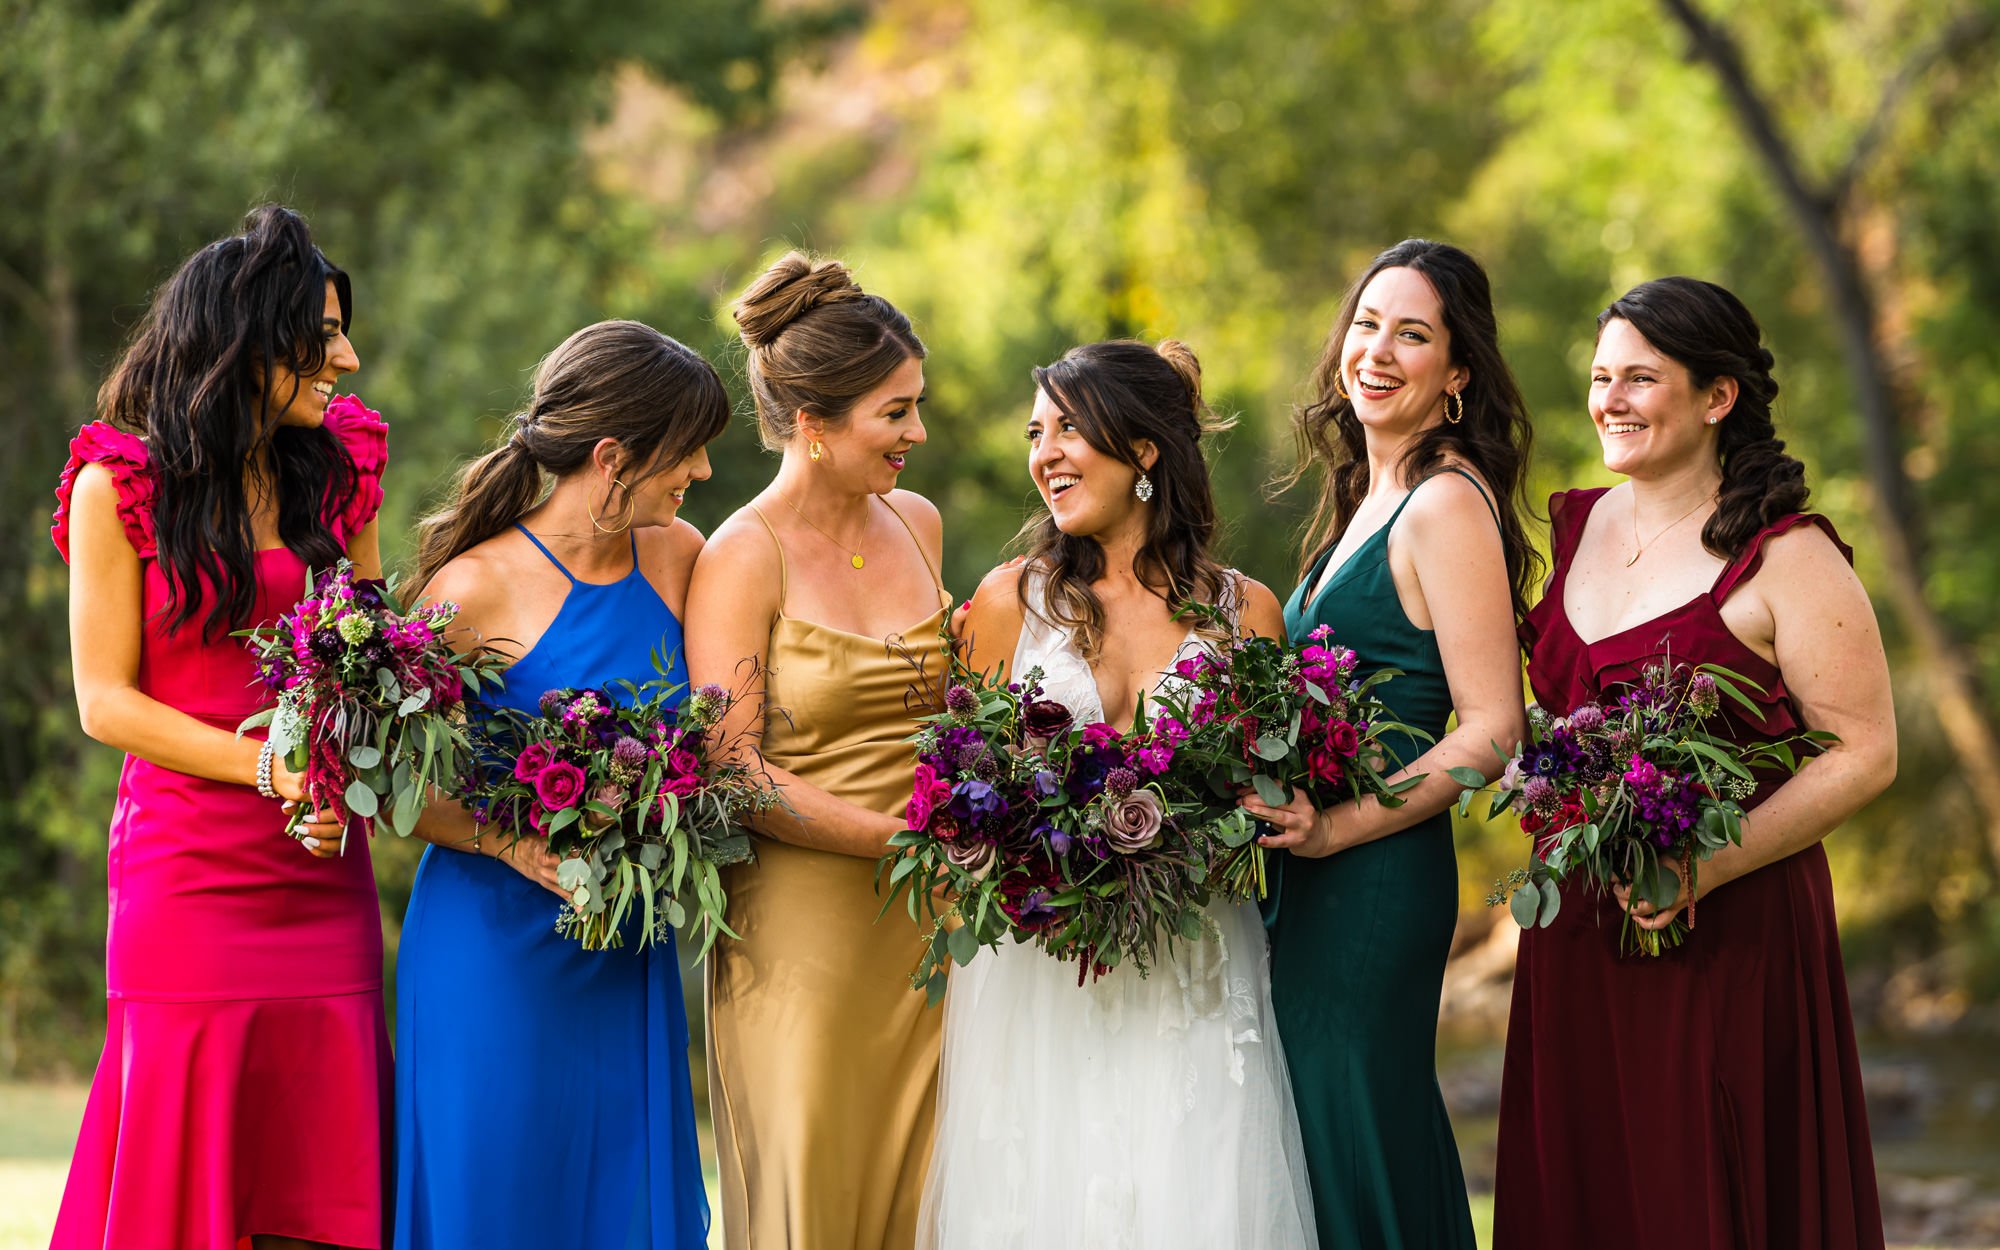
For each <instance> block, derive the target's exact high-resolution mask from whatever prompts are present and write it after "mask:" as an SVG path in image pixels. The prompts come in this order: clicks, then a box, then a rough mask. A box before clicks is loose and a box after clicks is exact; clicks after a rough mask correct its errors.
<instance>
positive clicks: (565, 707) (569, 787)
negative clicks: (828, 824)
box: [466, 657, 780, 955]
mask: <svg viewBox="0 0 2000 1250" xmlns="http://www.w3.org/2000/svg"><path fill="white" fill-rule="evenodd" d="M654 663H655V666H656V667H658V668H660V669H661V670H662V671H664V669H665V666H664V664H663V663H662V662H661V661H660V659H659V658H658V657H655V661H654ZM612 686H613V688H612V689H582V690H577V689H564V690H550V691H547V692H545V693H544V694H543V695H542V697H541V700H540V704H539V711H540V713H541V714H540V715H539V716H532V717H530V716H524V715H521V714H519V713H511V712H506V713H498V712H496V713H495V714H494V721H493V729H492V731H491V733H490V734H489V746H488V748H487V749H488V751H489V752H492V753H497V754H498V755H499V756H500V757H501V759H502V760H503V761H504V766H503V767H496V768H493V769H490V770H488V771H487V772H485V773H484V774H483V775H482V776H479V777H477V778H476V779H475V780H474V781H473V782H472V783H471V784H470V785H469V786H468V788H467V790H466V798H467V805H468V806H469V807H471V808H472V811H473V818H474V819H475V820H477V821H479V822H480V824H481V825H482V826H486V827H489V828H492V829H494V830H496V831H497V832H499V833H500V834H502V835H503V836H512V837H538V838H545V839H547V841H548V846H549V850H550V851H552V852H553V853H555V854H556V855H557V856H559V857H561V858H562V864H561V867H560V868H559V869H558V870H557V883H558V884H559V885H561V886H562V888H563V889H565V890H567V891H569V902H568V903H567V904H566V905H564V906H563V908H562V911H561V913H560V914H559V915H558V917H557V920H556V931H557V932H559V933H562V934H565V935H567V936H570V937H573V938H575V939H577V940H578V941H579V942H581V943H582V944H583V947H584V949H585V950H603V949H605V948H608V947H615V946H619V945H622V944H623V941H624V938H623V929H622V927H623V926H624V924H625V921H626V918H627V917H628V916H633V917H637V918H639V925H638V940H639V944H640V945H641V946H645V945H647V944H649V943H651V942H654V941H664V940H666V938H667V935H668V930H669V928H670V927H671V928H680V927H682V926H684V925H686V924H687V922H688V914H689V906H688V903H689V902H691V903H692V904H693V910H694V914H695V918H696V922H697V923H698V924H699V926H700V929H701V935H702V937H701V948H700V953H701V954H704V955H705V954H707V953H708V949H709V947H710V946H712V945H714V943H715V939H716V936H717V935H718V934H720V933H728V934H729V935H730V936H731V937H735V936H737V935H736V934H735V933H734V932H733V931H732V930H731V929H730V928H729V926H728V923H727V921H726V919H725V917H726V914H727V905H728V900H727V898H726V897H725V895H724V893H723V889H722V875H721V869H722V868H723V867H724V866H725V865H728V864H735V863H742V862H744V861H747V860H750V859H752V858H754V856H753V855H752V853H751V850H750V836H749V834H748V832H747V831H745V830H744V829H743V827H742V826H743V822H744V820H745V819H746V818H747V817H748V816H750V815H751V814H754V813H758V812H763V811H768V810H769V809H771V808H772V807H774V806H776V805H777V804H778V803H779V802H780V800H779V797H778V793H777V791H776V790H775V789H773V788H772V787H770V786H769V785H768V784H766V781H765V778H764V777H763V776H762V775H761V774H760V773H759V772H758V771H757V770H756V769H754V768H752V767H751V766H749V765H747V764H743V763H739V762H738V761H737V757H736V754H735V753H733V752H731V751H729V750H728V749H727V746H728V744H726V743H724V744H717V743H712V742H711V741H710V740H709V738H708V736H707V735H708V733H709V731H710V730H711V729H713V728H714V727H715V726H716V725H718V724H720V723H721V722H722V720H723V718H724V717H725V716H727V715H728V712H729V709H730V707H731V706H732V705H733V704H734V702H735V697H734V696H732V695H731V694H730V693H729V692H728V691H726V690H724V689H723V688H722V687H720V686H716V685H704V686H699V687H696V688H695V690H694V691H693V693H691V694H689V695H688V696H687V698H686V700H685V701H677V696H678V695H679V693H680V690H681V687H680V686H679V685H677V684H673V683H669V682H666V681H664V680H661V681H651V682H647V683H646V684H644V685H634V684H633V683H631V682H615V683H612ZM620 694H622V695H623V697H622V698H620V697H617V696H618V695H620ZM683 900H687V901H685V902H684V901H683Z"/></svg>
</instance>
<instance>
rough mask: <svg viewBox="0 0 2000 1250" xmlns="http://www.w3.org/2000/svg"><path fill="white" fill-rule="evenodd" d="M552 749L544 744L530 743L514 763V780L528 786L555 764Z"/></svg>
mask: <svg viewBox="0 0 2000 1250" xmlns="http://www.w3.org/2000/svg"><path fill="white" fill-rule="evenodd" d="M555 757H556V753H555V750H554V748H552V747H550V746H549V744H548V743H546V742H531V743H529V744H528V745H527V746H526V747H524V748H522V751H521V754H520V756H519V758H517V759H516V760H515V761H514V780H516V781H521V782H526V783H528V784H530V785H532V784H533V783H534V780H535V778H537V777H539V776H541V775H542V773H543V772H544V771H545V770H546V769H547V768H548V766H549V765H550V764H551V763H554V762H555Z"/></svg>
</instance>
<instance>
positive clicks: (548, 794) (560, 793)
mask: <svg viewBox="0 0 2000 1250" xmlns="http://www.w3.org/2000/svg"><path fill="white" fill-rule="evenodd" d="M589 782H590V778H588V777H587V776H585V775H584V772H583V770H582V769H581V768H578V767H577V766H576V765H574V764H572V763H570V762H569V761H567V760H556V761H555V762H554V763H552V764H550V765H549V766H548V767H547V768H544V769H543V770H542V771H541V772H540V773H539V774H538V775H537V776H536V777H535V797H537V798H539V799H541V801H542V803H543V805H544V806H546V807H547V808H548V809H549V810H550V811H558V812H559V811H561V810H562V809H564V808H566V807H575V806H576V804H577V800H579V799H581V798H582V797H583V791H584V787H585V786H587V785H588V784H589Z"/></svg>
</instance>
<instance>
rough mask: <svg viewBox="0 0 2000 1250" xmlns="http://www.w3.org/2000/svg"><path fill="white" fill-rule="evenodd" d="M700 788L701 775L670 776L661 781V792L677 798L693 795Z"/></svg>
mask: <svg viewBox="0 0 2000 1250" xmlns="http://www.w3.org/2000/svg"><path fill="white" fill-rule="evenodd" d="M700 789H701V778H699V777H669V778H667V779H666V780H665V781H662V782H661V783H660V793H661V794H671V795H673V796H674V797H675V798H681V799H685V798H687V797H689V796H690V795H693V794H694V793H695V792H697V791H699V790H700Z"/></svg>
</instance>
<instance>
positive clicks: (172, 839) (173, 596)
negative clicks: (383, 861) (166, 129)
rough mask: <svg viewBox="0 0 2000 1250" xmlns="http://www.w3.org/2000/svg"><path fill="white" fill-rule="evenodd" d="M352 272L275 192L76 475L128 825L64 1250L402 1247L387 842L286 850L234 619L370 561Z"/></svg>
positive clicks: (375, 558)
mask: <svg viewBox="0 0 2000 1250" xmlns="http://www.w3.org/2000/svg"><path fill="white" fill-rule="evenodd" d="M348 309H349V298H348V283H347V277H346V275H345V274H343V273H341V272H340V271H339V270H338V269H335V268H334V267H333V266H332V265H330V264H329V263H327V260H326V258H325V257H324V256H323V255H321V254H320V252H319V249H318V248H316V247H314V246H313V242H312V238H311V236H310V235H309V234H308V233H307V231H306V226H305V223H304V222H303V221H302V220H300V219H299V217H298V216H297V215H295V214H293V213H292V212H290V211H288V210H286V209H283V208H279V207H275V206H272V207H266V208H262V209H259V210H258V211H257V212H255V213H253V214H252V215H251V217H250V219H249V220H248V222H247V223H246V225H245V232H244V233H243V234H241V235H238V236H235V237H232V238H227V239H223V240H221V241H219V242H216V243H212V244H210V245H209V246H207V247H205V248H203V249H202V250H201V251H200V252H198V253H196V254H195V255H194V256H193V257H192V258H190V259H189V260H188V261H187V263H186V264H184V265H183V266H181V269H180V271H179V272H178V273H176V274H175V275H174V276H173V277H172V278H171V279H170V280H169V281H168V282H167V284H166V285H165V286H164V287H162V288H161V289H160V291H159V292H158V293H157V295H156V296H155V298H154V300H153V306H152V308H151V309H150V310H149V312H148V313H147V315H146V318H145V320H144V321H143V322H142V323H141V324H140V326H139V329H138V332H137V334H136V335H135V337H134V339H133V341H132V344H131V346H130V348H128V349H127V351H126V354H125V357H124V359H123V360H122V361H120V363H119V365H118V367H117V369H116V370H114V371H113V373H112V375H111V378H110V380H109V381H108V382H106V383H105V385H104V388H103V390H102V392H100V394H99V399H98V408H99V413H100V415H101V417H102V418H103V419H101V420H98V421H94V422H92V423H91V424H89V425H86V426H84V427H83V429H82V430H81V431H80V432H79V433H78V434H77V436H76V439H75V441H74V442H72V443H71V445H70V460H69V465H68V467H67V468H65V469H64V470H63V475H62V482H61V484H60V486H58V488H57V495H58V497H59V498H60V501H61V502H60V504H59V506H58V507H57V509H56V514H55V535H54V536H55V542H56V546H57V548H59V549H60V550H61V551H62V553H63V555H64V557H65V558H66V559H67V560H68V561H69V562H70V631H71V651H72V656H73V663H74V670H75V684H76V700H77V710H78V712H79V714H80V715H81V717H82V721H83V728H84V731H85V732H86V733H88V734H89V735H90V736H91V737H93V738H96V739H97V740H98V741H100V742H103V743H106V744H107V745H110V746H114V747H117V748H119V749H120V750H122V751H124V752H125V753H126V760H125V766H124V771H123V772H122V774H121V775H120V777H119V783H118V802H117V806H116V808H115V809H114V810H113V812H112V816H111V834H110V851H109V861H108V876H109V880H110V895H111V898H110V903H111V906H110V932H109V934H108V935H107V938H106V941H105V992H106V997H107V999H108V1000H109V1001H108V1014H109V1020H108V1023H107V1026H106V1029H105V1038H104V1053H103V1056H102V1057H101V1058H100V1059H99V1061H98V1065H97V1077H96V1080H95V1081H94V1082H93V1084H92V1085H91V1090H90V1100H89V1103H88V1105H87V1106H86V1108H85V1111H84V1117H83V1129H82V1133H81V1136H80V1137H79V1139H78V1141H77V1147H76V1155H75V1157H74V1159H73V1160H72V1161H71V1163H70V1173H69V1183H68V1186H67V1188H66V1189H65V1191H64V1193H63V1201H62V1209H61V1212H60V1214H59V1215H58V1216H57V1218H56V1229H55V1237H54V1241H53V1245H54V1246H55V1247H56V1248H57V1250H80V1248H81V1247H92V1248H93V1250H95V1248H98V1247H116V1248H117V1250H149V1248H153V1247H158V1248H160V1250H231V1248H234V1247H238V1246H240V1245H242V1244H243V1243H245V1242H247V1243H248V1244H249V1245H250V1246H251V1247H252V1248H253V1250H293V1248H297V1247H308V1246H339V1247H376V1246H380V1245H381V1244H382V1226H383V1218H382V1180H383V1175H384V1159H385V1152H384V1145H383V1143H384V1134H385V1130H386V1129H387V1127H388V1114H387V1108H388V1105H389V1104H388V1093H389V1089H390V1085H389V1044H388V1037H387V1033H386V1031H385V1028H384V1022H383V1015H382V931H381V918H380V914H379V912H378V909H377V904H376V901H375V883H374V876H373V873H372V872H371V871H370V867H369V859H368V839H367V838H366V837H360V836H357V837H350V838H348V839H347V850H346V854H345V855H344V856H342V855H340V854H339V852H338V840H337V839H332V838H329V839H325V840H324V841H323V842H322V841H321V840H318V839H307V840H304V841H301V842H294V841H292V840H290V839H288V838H287V837H286V836H285V834H284V823H285V813H284V810H283V808H282V806H281V803H280V800H281V799H283V800H297V799H298V798H299V797H300V781H301V779H300V778H299V776H297V775H296V774H294V773H293V772H292V771H291V770H290V769H288V768H286V767H285V764H284V761H283V760H279V759H274V758H272V756H271V755H270V754H269V753H267V752H266V751H264V749H263V746H262V743H261V741H260V739H261V738H262V733H261V731H258V732H255V733H252V734H250V735H246V736H242V737H239V736H238V735H237V734H236V732H235V730H236V726H237V724H238V723H239V722H241V721H242V720H243V718H244V717H245V716H247V715H249V714H250V713H251V712H253V711H255V710H257V708H258V707H259V706H260V704H262V703H263V702H264V700H265V698H266V695H265V692H264V689H263V687H262V685H261V684H260V683H258V682H257V680H256V677H257V674H256V670H255V667H254V665H253V664H252V662H251V658H250V653H249V652H248V651H247V650H246V649H245V647H244V645H243V642H242V640H241V639H237V638H232V637H230V631H231V630H234V629H240V628H243V627H245V626H249V625H253V624H258V623H261V622H265V621H269V620H272V619H274V618H275V617H276V616H277V615H278V614H279V613H281V612H282V611H284V610H285V609H286V608H288V607H290V606H291V605H292V604H293V603H295V602H297V601H298V599H299V598H300V596H301V594H302V593H303V591H304V589H305V576H306V569H307V567H308V566H312V567H315V568H325V567H328V566H330V565H332V564H333V562H334V561H336V560H338V559H339V558H340V557H341V556H343V555H345V556H349V557H351V558H352V559H353V560H354V562H355V564H356V566H357V567H358V569H359V571H360V572H361V573H363V574H364V575H368V576H378V575H379V567H380V564H381V557H380V554H379V551H378V547H377V542H376V532H375V520H374V518H375V512H376V510H377V508H378V507H380V505H381V502H382V487H381V474H382V469H383V466H384V464H385V463H386V462H387V455H388V452H387V446H388V444H387V429H386V427H385V426H384V425H383V424H382V422H381V420H380V419H379V418H378V417H377V416H376V415H375V414H374V413H372V412H370V411H368V410H367V409H366V408H364V407H362V406H361V405H360V403H359V402H357V401H356V400H354V399H353V398H352V397H351V396H350V397H343V398H341V399H338V400H335V399H333V398H332V395H333V384H334V381H335V379H337V378H338V377H339V376H340V375H341V374H343V373H350V372H352V371H353V370H354V369H356V368H357V367H359V361H357V360H356V358H355V355H354V349H353V347H352V346H351V345H350V344H349V343H348V341H347V333H346V331H347V323H348Z"/></svg>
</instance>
